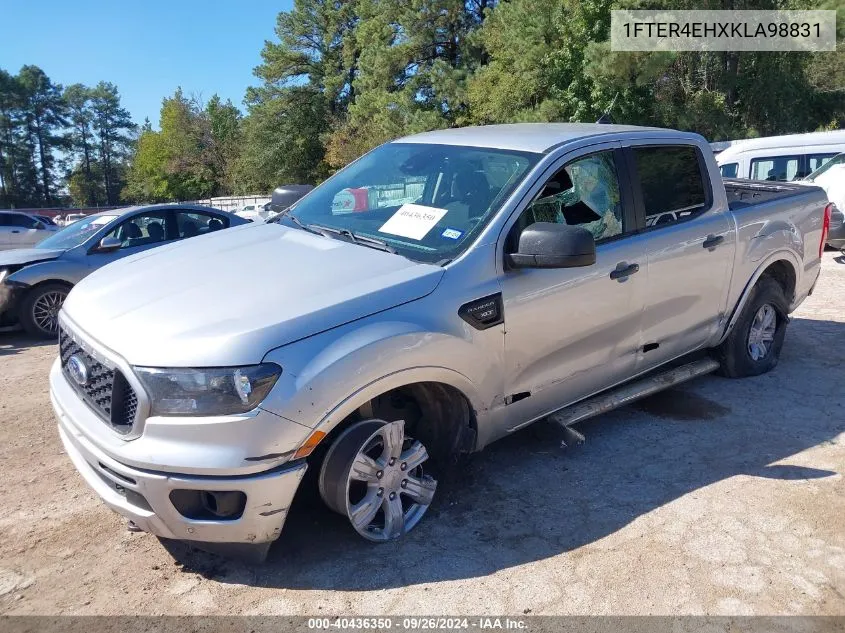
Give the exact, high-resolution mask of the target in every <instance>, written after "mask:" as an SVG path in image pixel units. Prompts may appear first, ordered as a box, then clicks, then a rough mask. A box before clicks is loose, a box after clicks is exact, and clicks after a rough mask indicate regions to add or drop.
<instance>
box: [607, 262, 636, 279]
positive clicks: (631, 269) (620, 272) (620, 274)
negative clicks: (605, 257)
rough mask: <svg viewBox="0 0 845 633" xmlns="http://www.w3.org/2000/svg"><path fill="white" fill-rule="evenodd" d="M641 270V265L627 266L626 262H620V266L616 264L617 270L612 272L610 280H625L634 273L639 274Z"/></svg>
mask: <svg viewBox="0 0 845 633" xmlns="http://www.w3.org/2000/svg"><path fill="white" fill-rule="evenodd" d="M639 270H640V265H639V264H628V265H627V266H626V265H625V262H619V263H618V264H616V268H615V269H614V270H611V271H610V278H611V279H619V280H625V279H627V278H628V277H630V276H631V275H633V274H634V273H636V272H639Z"/></svg>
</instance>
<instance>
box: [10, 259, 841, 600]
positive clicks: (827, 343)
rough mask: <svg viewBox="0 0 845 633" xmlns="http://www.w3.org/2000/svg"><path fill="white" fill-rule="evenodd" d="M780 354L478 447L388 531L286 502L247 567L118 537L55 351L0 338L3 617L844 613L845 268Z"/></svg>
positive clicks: (828, 269) (801, 318)
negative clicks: (366, 531) (357, 528)
mask: <svg viewBox="0 0 845 633" xmlns="http://www.w3.org/2000/svg"><path fill="white" fill-rule="evenodd" d="M837 255H838V254H836V253H832V252H828V253H826V254H825V263H824V272H823V276H822V281H821V282H820V284H819V287H818V288H817V291H816V293H815V294H814V296H813V297H811V298H810V299H809V300H807V302H806V303H805V304H804V306H803V307H802V308H801V310H800V311H798V312H797V313H796V314H795V315H794V321H793V323H792V324H791V325H790V327H789V331H788V334H787V340H786V344H785V347H784V350H783V356H782V359H781V364H780V365H779V366H778V368H777V369H776V370H775V371H774V372H773V373H771V374H769V375H765V376H761V377H758V378H754V379H745V380H726V379H722V378H718V377H705V378H702V379H699V380H696V381H694V382H692V383H688V384H687V385H686V386H684V387H683V388H681V389H678V390H677V391H673V392H666V393H664V394H660V395H658V396H655V397H653V398H651V399H649V400H646V401H643V402H642V403H641V404H639V405H638V406H636V407H635V408H628V409H624V410H620V411H616V412H614V413H612V414H609V415H605V416H603V417H602V418H599V419H596V420H594V421H591V422H589V423H585V424H582V425H581V426H580V428H581V430H582V431H583V432H584V433H585V434H586V436H587V442H586V444H584V445H583V446H579V447H575V448H568V449H562V448H559V446H558V443H559V440H560V435H559V434H558V432H557V431H556V429H555V428H553V427H552V426H550V425H544V424H539V425H535V426H534V427H532V428H531V429H528V430H526V431H524V432H522V433H520V434H518V435H516V436H514V437H511V438H508V439H506V440H503V441H501V442H499V443H497V444H495V445H493V446H492V447H490V449H489V450H488V451H486V452H485V453H483V454H481V455H479V456H477V457H476V458H475V459H474V460H473V461H472V462H471V464H470V465H469V467H468V468H467V469H466V470H465V471H464V472H463V474H462V475H461V476H460V477H459V478H457V480H455V481H451V482H449V483H445V484H442V485H441V488H440V493H439V499H438V501H436V502H435V506H433V507H432V509H431V511H430V512H429V515H428V516H427V517H426V518H425V520H424V521H423V522H422V523H421V524H420V526H419V527H417V529H416V530H415V531H414V532H412V533H411V534H410V535H408V536H407V537H405V539H404V540H403V541H402V542H401V543H390V544H385V545H372V544H369V543H366V542H364V541H362V540H359V539H358V538H357V537H356V536H355V535H354V533H353V532H352V530H351V529H350V528H347V527H346V526H345V525H344V523H343V522H342V521H341V519H340V518H339V517H338V516H336V515H333V514H331V513H329V512H328V511H317V512H315V511H313V510H312V511H307V508H305V507H302V506H301V505H300V507H299V508H295V509H294V512H293V515H292V517H291V519H290V521H289V523H288V525H287V527H286V528H285V532H284V534H283V537H282V541H280V542H279V543H277V544H276V546H275V547H274V548H273V550H272V552H271V557H270V561H269V562H268V563H267V564H266V565H264V566H261V567H257V566H247V565H242V564H237V563H231V562H228V561H225V560H223V559H220V558H217V557H215V556H213V555H211V554H205V553H202V552H197V551H192V550H189V549H187V548H184V547H182V546H179V545H176V546H173V545H170V546H169V550H168V549H165V547H164V546H163V545H162V543H160V542H159V541H158V540H157V539H155V538H154V537H152V536H150V535H147V534H137V533H130V532H127V531H126V529H125V524H124V522H123V521H122V520H121V519H120V518H119V517H118V516H117V515H115V514H112V513H111V512H110V511H109V510H107V509H106V508H105V507H104V506H102V505H101V504H100V503H99V501H98V500H97V499H96V498H95V496H94V494H93V493H92V492H91V491H89V489H88V488H87V487H86V485H85V484H84V483H83V481H82V479H81V478H80V477H79V476H78V475H77V474H76V472H75V471H74V469H73V467H72V465H71V463H70V461H69V460H68V459H67V457H66V455H64V454H63V452H62V449H61V447H60V443H59V440H58V437H57V435H56V430H55V426H54V421H53V413H52V410H51V407H50V404H49V399H48V395H47V383H46V376H47V370H48V367H49V365H50V363H51V361H52V360H53V358H54V356H55V354H56V349H55V346H53V345H33V344H32V343H31V342H29V341H27V340H25V339H23V338H21V337H19V336H16V335H8V334H6V335H3V334H0V464H2V466H0V507H1V508H2V514H0V612H2V613H18V614H28V613H44V614H46V613H49V614H59V613H76V614H116V613H120V614H132V613H149V614H177V613H179V614H200V613H221V614H353V613H354V614H423V613H432V614H462V613H465V614H485V613H494V614H502V613H510V614H522V613H532V614H568V613H577V614H683V613H690V614H700V613H709V614H776V613H787V614H845V480H843V474H845V368H843V359H845V259H843V258H842V257H837Z"/></svg>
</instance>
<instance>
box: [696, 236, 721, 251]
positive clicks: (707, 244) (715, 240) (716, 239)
mask: <svg viewBox="0 0 845 633" xmlns="http://www.w3.org/2000/svg"><path fill="white" fill-rule="evenodd" d="M724 241H725V236H724V235H708V236H707V239H706V240H704V243H703V244H702V246H703V247H704V248H716V247H717V246H718V245H719V244H721V243H722V242H724Z"/></svg>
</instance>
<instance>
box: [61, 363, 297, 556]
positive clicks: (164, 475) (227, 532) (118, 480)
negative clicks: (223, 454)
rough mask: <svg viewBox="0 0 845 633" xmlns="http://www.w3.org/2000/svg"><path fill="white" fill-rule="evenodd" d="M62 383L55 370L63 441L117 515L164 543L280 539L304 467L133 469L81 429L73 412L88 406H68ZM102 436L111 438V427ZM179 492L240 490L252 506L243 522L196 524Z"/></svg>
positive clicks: (84, 473) (245, 513)
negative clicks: (175, 495)
mask: <svg viewBox="0 0 845 633" xmlns="http://www.w3.org/2000/svg"><path fill="white" fill-rule="evenodd" d="M58 381H64V377H63V375H62V374H61V372H56V371H55V368H54V372H52V373H51V389H50V399H51V401H52V403H53V408H54V410H55V412H56V416H57V417H58V422H59V436H60V437H61V440H62V443H63V444H64V447H65V450H66V451H67V454H68V456H69V457H70V458H71V460H72V461H73V464H74V466H76V469H77V470H78V471H79V472H80V474H81V475H82V477H83V478H84V479H85V481H86V482H87V483H88V485H90V486H91V487H92V488H93V489H94V491H95V492H96V493H97V494H98V495H99V496H100V497H101V498H102V500H103V501H104V502H105V504H106V505H107V506H108V507H110V508H111V509H112V510H114V511H115V512H117V513H118V514H120V515H122V516H124V517H126V518H127V519H130V520H132V521H133V522H134V523H135V524H136V525H137V526H138V527H139V528H141V529H142V530H144V531H145V532H150V533H152V534H155V535H157V536H161V537H164V538H172V539H182V540H190V541H200V542H207V543H247V544H259V543H269V542H271V541H274V540H276V539H277V538H278V537H279V535H280V534H281V531H282V527H283V526H284V523H285V519H286V518H287V514H288V509H289V508H290V505H291V502H292V501H293V497H294V494H295V493H296V490H297V488H298V487H299V483H300V481H301V480H302V477H303V475H304V474H305V470H306V464H305V463H304V462H294V463H291V464H284V465H281V466H278V467H276V468H273V469H271V470H266V471H263V472H259V473H250V474H238V475H200V474H181V473H179V474H177V473H170V472H160V471H155V470H148V469H145V468H139V467H137V466H131V465H127V464H125V463H122V462H121V461H118V460H117V459H115V458H114V457H112V456H111V455H109V454H108V453H107V452H106V451H105V450H103V449H102V448H101V447H99V446H97V445H95V444H94V443H93V442H92V441H91V440H90V439H89V438H88V437H87V436H86V435H85V433H83V431H82V430H81V429H80V427H78V426H77V425H76V424H75V421H74V419H73V418H72V416H71V415H70V413H69V411H70V409H72V408H75V405H76V404H77V403H78V404H80V405H82V403H81V401H78V399H76V402H74V401H73V400H71V401H69V402H64V400H65V398H63V390H62V388H61V387H62V386H63V385H62V384H61V382H59V383H58V384H56V383H57V382H58ZM82 406H84V405H82ZM92 415H93V414H92ZM102 431H103V433H110V431H109V429H108V428H107V427H106V426H105V425H103V428H102ZM136 441H137V440H136ZM174 490H189V491H216V492H228V491H240V492H243V493H244V495H245V496H246V503H245V506H244V509H243V513H242V514H241V515H240V516H239V517H238V518H234V519H219V520H218V519H201V520H200V519H192V518H188V517H186V516H184V515H183V514H182V513H180V511H179V510H178V509H177V507H176V506H175V505H174V504H173V502H172V501H171V492H172V491H174Z"/></svg>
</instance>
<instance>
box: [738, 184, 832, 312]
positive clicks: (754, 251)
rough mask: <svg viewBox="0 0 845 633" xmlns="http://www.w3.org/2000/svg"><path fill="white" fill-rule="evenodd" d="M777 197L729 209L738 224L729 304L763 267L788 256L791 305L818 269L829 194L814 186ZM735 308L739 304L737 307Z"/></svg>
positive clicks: (800, 297)
mask: <svg viewBox="0 0 845 633" xmlns="http://www.w3.org/2000/svg"><path fill="white" fill-rule="evenodd" d="M806 189H807V190H806V192H804V193H802V194H801V195H798V196H792V197H789V198H784V199H781V200H772V201H769V202H764V203H761V204H757V205H751V206H747V207H743V208H738V209H735V210H733V211H732V213H733V215H734V218H735V221H736V225H737V250H736V263H735V266H734V277H733V283H732V284H731V287H730V290H729V296H728V305H729V306H730V305H734V306H737V308H740V307H741V302H742V300H743V298H744V296H745V294H746V293H747V290H748V289H750V288H751V287H752V286H753V285H754V283H755V282H756V281H757V279H758V278H759V277H760V275H762V274H763V273H764V272H765V270H766V268H768V267H769V266H770V265H771V264H773V263H774V262H776V261H780V260H784V261H786V262H788V263H789V264H790V265H791V266H792V268H793V271H794V273H795V293H794V296H793V297H789V298H788V299H789V301H790V311H792V310H794V309H795V308H797V307H798V305H799V304H800V303H801V301H803V300H804V298H806V296H807V294H808V293H809V291H810V289H811V288H812V286H813V284H814V283H815V281H816V278H817V277H818V274H819V271H820V269H821V258H820V257H819V243H820V241H821V231H822V220H823V214H824V207H825V204H826V203H827V198H826V196H825V194H824V191H822V190H821V189H819V188H818V187H809V186H808V187H807V188H806ZM737 311H738V310H737Z"/></svg>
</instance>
